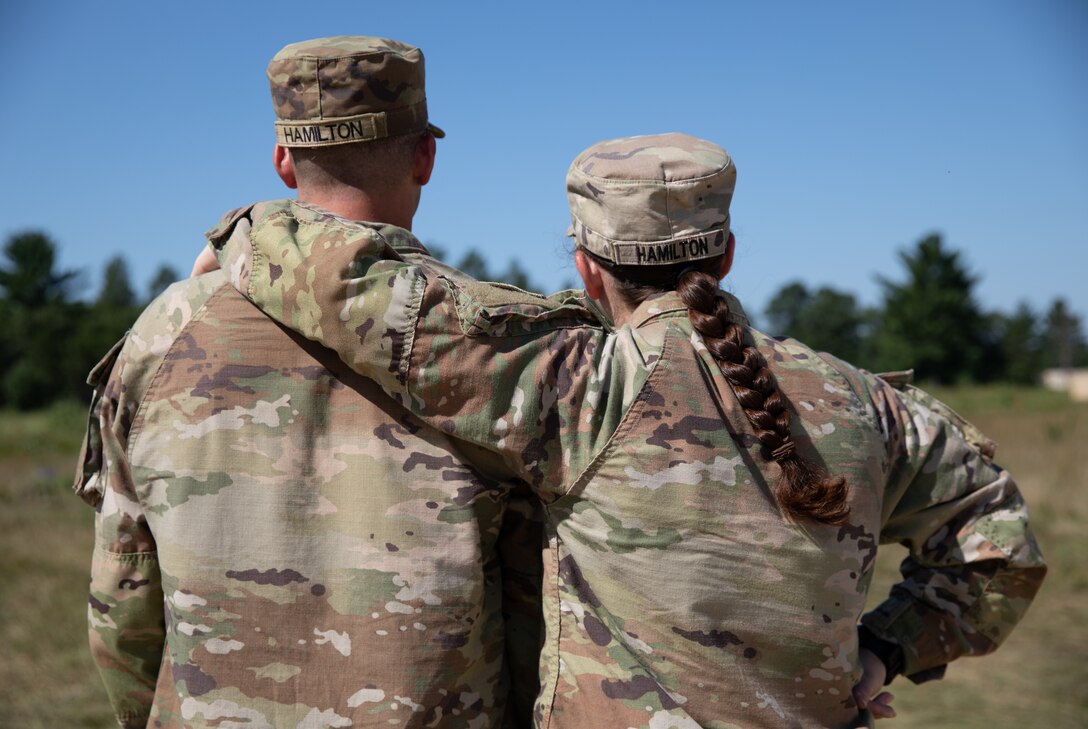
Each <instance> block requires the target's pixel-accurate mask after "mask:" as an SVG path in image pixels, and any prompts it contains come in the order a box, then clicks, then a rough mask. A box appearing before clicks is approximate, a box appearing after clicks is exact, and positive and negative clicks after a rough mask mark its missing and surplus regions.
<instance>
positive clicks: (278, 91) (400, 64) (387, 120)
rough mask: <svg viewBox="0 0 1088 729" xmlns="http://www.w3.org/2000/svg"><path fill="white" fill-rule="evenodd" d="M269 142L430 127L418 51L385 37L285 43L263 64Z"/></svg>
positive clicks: (336, 140) (310, 143)
mask: <svg viewBox="0 0 1088 729" xmlns="http://www.w3.org/2000/svg"><path fill="white" fill-rule="evenodd" d="M268 81H269V83H270V84H271V86H272V105H273V106H274V107H275V110H276V117H277V121H276V141H277V143H279V144H280V145H282V146H284V147H323V146H327V145H331V144H349V143H351V142H366V141H370V140H373V139H384V138H386V137H396V136H399V135H402V134H410V133H412V132H422V131H424V130H429V131H430V132H431V133H432V134H434V136H436V137H444V136H446V134H445V132H443V131H442V130H441V129H439V128H438V127H436V126H434V125H433V124H429V123H428V122H427V98H426V94H425V92H424V83H423V82H424V74H423V52H422V51H420V50H419V49H418V48H416V47H415V46H410V45H408V44H406V43H399V42H397V41H394V40H388V39H386V38H371V37H368V36H347V35H344V36H334V37H332V38H317V39H315V40H310V41H303V42H301V43H292V44H291V45H289V46H286V47H284V49H283V50H281V51H280V52H279V53H277V54H276V55H275V56H274V57H273V58H272V60H271V62H269V64H268Z"/></svg>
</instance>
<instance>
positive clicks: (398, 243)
mask: <svg viewBox="0 0 1088 729" xmlns="http://www.w3.org/2000/svg"><path fill="white" fill-rule="evenodd" d="M290 202H291V204H292V206H293V207H294V208H295V217H296V218H297V219H299V220H303V219H311V220H320V219H327V218H332V219H333V220H335V221H336V222H338V223H341V224H343V225H357V226H360V227H363V228H370V229H371V230H374V231H377V233H378V235H380V236H381V237H382V238H384V239H385V241H386V242H387V243H388V244H389V245H390V246H392V247H393V248H394V249H395V250H396V251H397V252H398V253H423V254H425V255H430V252H429V251H428V250H427V248H426V246H424V245H423V244H422V243H421V242H420V241H419V238H416V237H415V235H414V234H413V233H412V231H410V230H408V229H406V228H401V227H400V226H398V225H389V224H388V223H372V222H370V221H367V220H348V219H347V218H342V217H340V216H339V215H337V214H335V213H332V212H330V211H328V210H326V209H325V208H323V207H321V206H320V205H314V204H313V203H306V202H300V201H298V200H291V201H290Z"/></svg>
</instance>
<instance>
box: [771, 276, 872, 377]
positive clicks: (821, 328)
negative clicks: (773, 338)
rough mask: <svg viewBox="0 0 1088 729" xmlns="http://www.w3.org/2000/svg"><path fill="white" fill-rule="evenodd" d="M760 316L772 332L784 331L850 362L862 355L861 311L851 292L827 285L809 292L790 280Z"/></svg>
mask: <svg viewBox="0 0 1088 729" xmlns="http://www.w3.org/2000/svg"><path fill="white" fill-rule="evenodd" d="M764 316H765V318H766V319H767V321H768V323H769V324H770V329H771V331H772V332H774V333H775V334H787V335H789V336H791V337H793V338H794V339H798V340H800V341H802V342H804V343H805V344H807V345H808V346H810V347H812V348H813V349H816V350H819V351H823V352H830V353H831V354H834V355H835V356H837V357H841V358H842V359H845V360H848V361H850V362H858V361H859V360H860V359H861V358H862V356H863V353H864V347H863V343H864V336H865V333H864V325H865V313H864V312H863V311H862V310H861V309H860V308H859V307H858V303H857V299H855V298H854V296H853V295H852V294H847V293H843V292H841V291H837V290H835V289H833V288H831V287H828V286H823V287H821V288H819V289H817V290H816V291H815V292H814V293H811V292H809V290H808V289H807V288H806V287H805V285H804V284H802V283H801V282H799V281H794V282H792V283H789V284H786V285H785V286H783V287H782V288H781V289H780V290H779V292H778V293H777V294H775V296H774V297H773V298H772V299H771V302H770V303H769V304H768V305H767V308H766V309H765V310H764Z"/></svg>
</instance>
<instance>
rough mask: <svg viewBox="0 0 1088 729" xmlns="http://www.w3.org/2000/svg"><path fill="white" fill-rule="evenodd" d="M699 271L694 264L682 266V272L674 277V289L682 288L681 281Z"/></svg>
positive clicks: (678, 272)
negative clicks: (686, 275) (685, 276)
mask: <svg viewBox="0 0 1088 729" xmlns="http://www.w3.org/2000/svg"><path fill="white" fill-rule="evenodd" d="M697 270H699V269H698V267H697V266H696V265H695V264H694V263H689V264H687V265H686V266H681V267H680V270H679V271H677V272H676V275H675V276H673V277H672V287H673V288H674V289H678V288H680V279H682V278H683V277H684V275H685V274H687V273H690V272H691V271H697Z"/></svg>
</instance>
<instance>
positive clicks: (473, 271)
mask: <svg viewBox="0 0 1088 729" xmlns="http://www.w3.org/2000/svg"><path fill="white" fill-rule="evenodd" d="M457 268H458V269H459V270H461V271H463V272H464V273H467V274H468V275H469V276H472V277H473V278H475V279H479V280H480V281H490V280H491V274H490V273H488V270H487V260H486V259H485V258H484V257H483V256H482V255H481V254H480V252H479V251H477V250H476V249H475V248H470V249H469V250H468V251H467V252H466V253H465V255H464V256H462V257H461V260H460V261H459V262H458V264H457Z"/></svg>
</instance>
